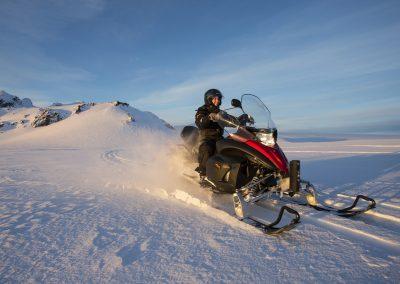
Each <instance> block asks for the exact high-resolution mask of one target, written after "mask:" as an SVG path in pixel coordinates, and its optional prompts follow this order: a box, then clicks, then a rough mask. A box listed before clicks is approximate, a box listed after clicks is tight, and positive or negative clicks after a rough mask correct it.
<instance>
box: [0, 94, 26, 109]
mask: <svg viewBox="0 0 400 284" xmlns="http://www.w3.org/2000/svg"><path fill="white" fill-rule="evenodd" d="M32 106H33V104H32V101H31V100H30V99H28V98H24V99H22V100H21V99H20V98H18V97H17V96H13V95H10V94H9V93H7V92H6V91H3V90H2V91H0V108H10V107H14V108H17V107H32Z"/></svg>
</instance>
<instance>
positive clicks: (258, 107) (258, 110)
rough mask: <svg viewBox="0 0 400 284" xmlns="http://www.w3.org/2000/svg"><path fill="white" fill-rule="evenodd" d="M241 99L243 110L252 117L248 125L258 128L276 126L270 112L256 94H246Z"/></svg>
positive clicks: (272, 127)
mask: <svg viewBox="0 0 400 284" xmlns="http://www.w3.org/2000/svg"><path fill="white" fill-rule="evenodd" d="M241 101H242V109H243V111H244V112H245V113H246V114H247V115H249V116H250V117H251V118H252V121H251V123H250V126H252V127H254V128H259V129H274V128H276V126H275V123H274V122H273V121H272V118H271V112H270V111H269V109H268V108H267V107H266V106H265V104H264V103H263V102H262V101H261V100H260V99H259V98H258V97H257V96H254V95H250V94H246V95H243V96H242V99H241Z"/></svg>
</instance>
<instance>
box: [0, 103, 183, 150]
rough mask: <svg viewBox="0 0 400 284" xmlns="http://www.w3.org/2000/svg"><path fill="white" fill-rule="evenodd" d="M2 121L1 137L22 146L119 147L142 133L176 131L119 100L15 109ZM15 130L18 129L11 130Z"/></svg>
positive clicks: (0, 117) (159, 133) (149, 113)
mask: <svg viewBox="0 0 400 284" xmlns="http://www.w3.org/2000/svg"><path fill="white" fill-rule="evenodd" d="M22 122H23V123H22ZM0 123H2V124H3V127H1V124H0V131H2V132H3V133H0V137H1V139H2V140H3V141H4V143H16V144H21V146H22V145H29V146H32V145H34V144H35V143H36V144H37V145H41V146H43V145H46V146H55V147H58V146H69V147H70V146H71V145H74V147H75V146H76V147H90V146H93V145H97V146H107V145H109V146H111V147H118V146H119V145H127V144H132V143H133V141H134V140H135V138H137V137H138V136H141V137H142V138H143V137H150V136H151V137H152V138H154V139H158V138H157V137H160V136H164V135H167V136H168V135H171V134H175V132H176V131H174V130H173V127H172V126H170V125H169V124H168V123H166V122H165V121H164V120H162V119H160V118H158V117H157V116H156V115H155V114H153V113H151V112H147V111H141V110H138V109H136V108H133V107H131V106H129V105H127V104H118V105H117V106H116V104H115V103H99V104H94V103H90V104H85V103H78V104H67V105H57V106H50V107H48V108H46V109H39V108H35V107H34V108H30V109H20V110H14V111H9V112H8V113H6V114H4V115H2V116H0ZM38 126H42V127H38ZM36 127H37V128H36ZM13 129H15V131H7V130H13ZM11 132H13V133H11ZM14 132H15V133H14ZM143 139H144V138H143ZM149 139H150V138H149ZM144 140H145V139H144ZM144 140H143V141H144ZM143 143H145V142H143Z"/></svg>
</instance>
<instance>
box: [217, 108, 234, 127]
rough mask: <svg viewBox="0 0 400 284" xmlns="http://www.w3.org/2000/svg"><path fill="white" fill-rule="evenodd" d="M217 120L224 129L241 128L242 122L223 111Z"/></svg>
mask: <svg viewBox="0 0 400 284" xmlns="http://www.w3.org/2000/svg"><path fill="white" fill-rule="evenodd" d="M216 119H217V122H218V124H219V125H220V126H221V127H222V128H238V127H239V126H240V122H239V120H238V119H237V118H236V117H235V116H233V115H230V114H228V113H227V112H226V111H223V110H221V111H220V112H219V113H218V115H217V117H216Z"/></svg>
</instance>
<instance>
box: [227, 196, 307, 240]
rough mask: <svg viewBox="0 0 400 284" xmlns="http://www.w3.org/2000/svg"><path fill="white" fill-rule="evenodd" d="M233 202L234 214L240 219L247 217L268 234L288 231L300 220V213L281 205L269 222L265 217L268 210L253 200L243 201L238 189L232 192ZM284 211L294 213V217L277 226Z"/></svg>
mask: <svg viewBox="0 0 400 284" xmlns="http://www.w3.org/2000/svg"><path fill="white" fill-rule="evenodd" d="M233 203H234V207H235V213H236V216H237V217H238V218H239V219H240V220H242V221H244V220H245V219H249V220H251V221H253V222H254V223H255V225H254V226H255V227H257V228H260V229H261V230H262V231H263V232H264V233H266V234H268V235H277V234H280V233H283V232H286V231H289V230H291V229H293V228H294V227H295V226H296V225H297V224H298V223H299V222H300V214H299V213H298V212H297V211H296V210H294V209H292V208H290V207H288V206H282V207H281V208H280V210H279V214H278V217H277V218H276V219H275V220H274V221H272V222H271V221H270V220H268V218H267V216H269V215H270V212H268V210H267V209H266V208H264V207H261V206H259V205H257V204H256V203H254V202H248V201H245V198H244V197H243V195H242V194H241V192H240V191H237V192H236V193H235V194H233ZM285 212H287V213H289V214H291V215H294V217H293V218H292V219H291V221H290V222H289V223H288V224H286V225H283V226H279V223H281V221H282V217H283V215H284V214H285Z"/></svg>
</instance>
